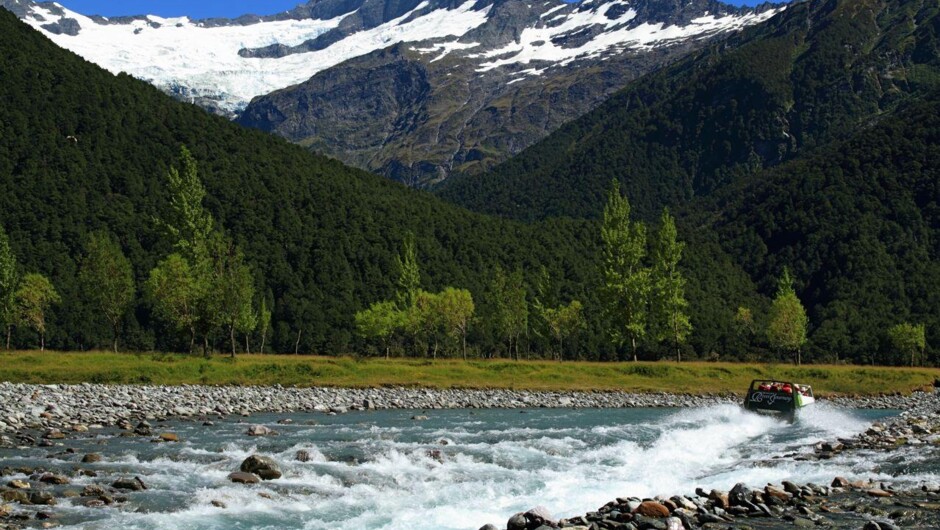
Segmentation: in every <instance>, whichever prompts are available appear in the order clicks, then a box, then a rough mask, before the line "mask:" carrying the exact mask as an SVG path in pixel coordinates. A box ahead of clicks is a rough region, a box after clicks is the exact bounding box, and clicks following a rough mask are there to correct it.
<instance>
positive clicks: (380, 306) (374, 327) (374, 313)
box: [355, 301, 406, 358]
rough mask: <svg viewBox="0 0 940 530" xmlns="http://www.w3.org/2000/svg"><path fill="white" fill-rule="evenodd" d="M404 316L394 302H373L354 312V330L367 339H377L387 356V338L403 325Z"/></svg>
mask: <svg viewBox="0 0 940 530" xmlns="http://www.w3.org/2000/svg"><path fill="white" fill-rule="evenodd" d="M405 316H406V314H405V312H404V311H402V310H400V309H398V304H396V303H395V302H392V301H385V302H375V303H374V304H372V305H371V306H369V308H368V309H363V310H362V311H358V312H357V313H356V317H355V318H356V331H357V332H358V333H359V334H360V335H361V336H363V337H365V338H367V339H377V340H379V341H380V342H381V343H382V346H383V349H384V350H385V357H386V358H388V356H389V340H390V338H391V337H392V336H393V335H394V334H395V333H396V332H397V331H398V330H400V329H402V328H403V327H404V325H405Z"/></svg>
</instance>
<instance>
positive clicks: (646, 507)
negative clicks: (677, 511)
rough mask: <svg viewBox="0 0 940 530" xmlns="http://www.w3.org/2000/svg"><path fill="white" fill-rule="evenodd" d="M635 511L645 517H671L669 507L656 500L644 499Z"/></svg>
mask: <svg viewBox="0 0 940 530" xmlns="http://www.w3.org/2000/svg"><path fill="white" fill-rule="evenodd" d="M633 513H636V514H639V515H642V516H644V517H654V518H657V519H662V518H664V517H669V508H666V507H665V506H663V505H662V504H660V503H658V502H656V501H644V502H641V503H640V505H639V506H638V507H637V509H636V510H634V511H633Z"/></svg>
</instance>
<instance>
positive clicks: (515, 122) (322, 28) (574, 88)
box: [0, 0, 775, 185]
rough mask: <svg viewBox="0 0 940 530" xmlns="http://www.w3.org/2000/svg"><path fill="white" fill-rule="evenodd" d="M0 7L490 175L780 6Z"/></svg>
mask: <svg viewBox="0 0 940 530" xmlns="http://www.w3.org/2000/svg"><path fill="white" fill-rule="evenodd" d="M0 6H4V7H7V8H8V9H11V10H12V11H13V12H14V13H16V14H17V15H18V16H19V17H20V18H21V19H23V20H24V21H25V22H27V23H28V24H30V25H32V26H33V27H34V28H36V29H38V30H40V31H42V32H44V33H45V34H46V35H47V36H49V37H50V38H51V39H52V40H53V41H55V42H56V43H57V44H59V45H60V46H63V47H66V48H68V49H70V50H73V51H75V52H76V53H78V54H80V55H82V56H83V57H85V58H86V59H88V60H90V61H93V62H95V63H97V64H99V65H101V66H103V67H105V68H107V69H109V70H110V71H112V72H115V73H117V72H121V71H125V72H128V73H130V74H131V75H135V76H137V77H140V78H142V79H145V80H147V81H149V82H152V83H153V84H154V85H156V86H158V87H159V88H161V89H163V90H165V91H166V92H168V93H170V94H172V95H173V96H175V97H177V98H179V99H181V100H183V101H187V102H191V103H193V104H197V105H200V106H202V107H204V108H206V109H208V110H209V111H211V112H216V113H220V114H223V115H226V116H229V117H235V116H236V115H238V114H241V118H240V121H241V123H243V124H245V125H248V126H252V127H256V128H260V129H263V130H267V131H271V132H275V133H277V134H280V135H283V136H285V137H287V138H289V139H291V140H292V141H295V142H298V143H301V144H303V145H306V146H309V147H310V148H311V149H313V150H315V151H319V152H323V153H325V154H329V155H332V156H335V157H337V158H339V159H341V160H343V161H344V162H347V163H351V164H353V165H357V166H360V167H362V168H365V169H369V170H372V171H376V172H379V173H381V174H384V175H387V176H389V177H391V178H394V179H396V180H400V181H403V182H406V183H409V184H412V185H430V184H433V183H434V182H436V181H439V180H441V179H444V178H446V177H447V176H448V175H449V174H451V173H452V172H457V171H460V172H470V173H473V172H479V171H483V170H485V169H487V168H488V167H491V166H492V165H494V164H496V163H498V162H500V161H502V160H505V159H506V158H507V157H509V156H510V155H512V154H515V153H518V152H519V151H521V150H522V149H524V148H525V147H527V146H529V145H531V144H533V143H535V142H536V141H537V140H539V139H541V138H543V137H544V136H546V135H547V134H548V133H550V132H552V131H553V130H554V129H556V128H557V127H559V126H560V125H561V124H562V123H564V122H566V121H568V120H571V119H572V118H575V117H577V116H579V115H581V114H583V113H584V112H586V111H588V110H590V109H591V108H593V107H594V106H596V105H597V104H598V103H599V102H601V101H603V100H604V99H605V98H606V97H607V96H608V95H609V94H611V93H612V92H613V91H615V90H617V89H619V88H621V87H623V86H624V85H625V84H626V83H627V82H629V81H630V80H632V79H634V78H636V77H637V76H639V75H642V74H643V73H646V72H649V71H651V70H652V69H655V68H656V67H658V66H661V65H663V64H664V63H666V62H669V61H671V60H672V59H674V58H676V57H678V56H679V55H681V54H682V53H684V52H687V51H689V50H692V49H695V48H699V47H702V46H704V45H706V44H707V43H708V42H709V41H710V40H711V38H713V37H717V36H721V35H725V34H727V33H729V32H733V31H736V30H738V29H740V28H742V27H744V26H747V25H750V24H754V23H757V22H760V21H761V20H764V19H766V18H768V17H769V16H770V15H771V14H772V13H773V9H775V8H774V6H772V5H769V4H768V5H763V6H760V7H757V8H739V7H733V6H731V5H728V4H723V3H721V2H717V1H715V0H687V1H678V0H596V1H593V2H580V3H566V2H564V1H563V0H541V1H539V2H530V1H527V0H427V1H421V0H315V1H311V2H308V3H307V4H306V5H302V6H299V7H297V8H295V9H293V10H291V11H288V12H285V13H281V14H279V15H275V16H266V17H258V16H250V15H246V16H243V17H239V18H237V19H234V20H227V19H210V20H198V21H193V20H189V19H185V18H179V19H166V18H161V17H144V16H134V17H115V18H103V17H95V16H92V17H86V16H84V15H81V14H79V13H75V12H73V11H70V10H69V9H67V8H63V7H57V6H54V5H53V4H46V3H41V4H40V3H36V2H32V1H29V0H0ZM50 6H52V7H50ZM286 20H290V21H293V22H292V23H291V24H289V25H285V24H284V21H286ZM115 25H124V26H127V27H128V28H127V29H128V30H129V31H126V32H121V33H115V32H114V31H111V30H113V26H115ZM109 26H111V27H109ZM223 27H224V28H225V30H224V31H222V30H220V29H219V28H223ZM105 31H108V33H104V32H105ZM115 35H120V36H119V37H117V36H115ZM104 37H107V38H104ZM206 41H212V42H213V43H214V46H212V47H205V46H201V45H200V44H199V43H201V42H206ZM154 43H157V44H159V45H158V46H155V45H154ZM155 50H161V52H160V53H157V52H156V51H155ZM163 50H168V51H169V52H171V53H162V51H163ZM168 58H172V59H168ZM253 99H254V100H253ZM252 100H253V101H252ZM246 106H247V108H246ZM242 111H244V112H242Z"/></svg>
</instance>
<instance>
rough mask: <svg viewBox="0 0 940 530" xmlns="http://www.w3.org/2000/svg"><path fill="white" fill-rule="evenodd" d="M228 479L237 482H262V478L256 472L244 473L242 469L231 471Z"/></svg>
mask: <svg viewBox="0 0 940 530" xmlns="http://www.w3.org/2000/svg"><path fill="white" fill-rule="evenodd" d="M228 479H229V480H231V481H232V482H234V483H236V484H257V483H259V482H261V479H260V478H258V475H255V474H254V473H243V472H241V471H236V472H234V473H229V475H228Z"/></svg>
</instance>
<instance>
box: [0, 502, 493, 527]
mask: <svg viewBox="0 0 940 530" xmlns="http://www.w3.org/2000/svg"><path fill="white" fill-rule="evenodd" d="M12 513H13V507H12V506H10V505H9V504H0V518H3V517H9V516H10V514H12ZM480 530H483V529H482V528H481V529H480ZM493 530H496V529H495V528H494V529H493Z"/></svg>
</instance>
